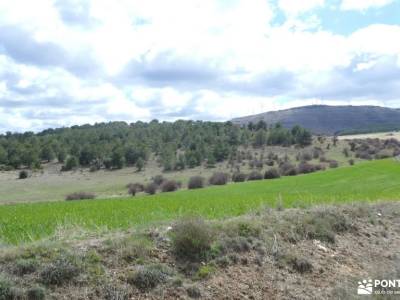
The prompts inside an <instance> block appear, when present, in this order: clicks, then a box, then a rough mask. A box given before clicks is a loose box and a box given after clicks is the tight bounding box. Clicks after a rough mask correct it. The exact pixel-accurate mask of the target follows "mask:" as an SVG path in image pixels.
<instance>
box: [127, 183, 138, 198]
mask: <svg viewBox="0 0 400 300" xmlns="http://www.w3.org/2000/svg"><path fill="white" fill-rule="evenodd" d="M128 194H129V195H131V196H135V195H136V186H134V185H131V186H130V187H129V188H128Z"/></svg>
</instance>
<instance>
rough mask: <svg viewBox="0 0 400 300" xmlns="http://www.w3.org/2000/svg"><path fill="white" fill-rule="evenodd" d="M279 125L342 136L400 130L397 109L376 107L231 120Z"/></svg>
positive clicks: (318, 108)
mask: <svg viewBox="0 0 400 300" xmlns="http://www.w3.org/2000/svg"><path fill="white" fill-rule="evenodd" d="M260 120H264V121H265V122H266V123H267V124H275V123H278V122H279V123H281V124H282V125H283V126H284V127H288V128H289V127H292V126H294V125H300V126H302V127H304V128H306V129H309V130H311V131H312V132H314V133H317V134H328V135H332V134H346V133H367V132H377V131H390V130H398V129H400V110H399V109H392V108H386V107H378V106H328V105H311V106H303V107H296V108H291V109H286V110H280V111H270V112H266V113H261V114H257V115H252V116H246V117H241V118H236V119H233V120H232V122H233V123H235V124H247V123H249V122H253V123H257V122H258V121H260Z"/></svg>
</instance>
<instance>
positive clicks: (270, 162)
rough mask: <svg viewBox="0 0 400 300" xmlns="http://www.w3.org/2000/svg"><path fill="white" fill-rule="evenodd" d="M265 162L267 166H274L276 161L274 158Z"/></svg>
mask: <svg viewBox="0 0 400 300" xmlns="http://www.w3.org/2000/svg"><path fill="white" fill-rule="evenodd" d="M265 164H266V165H267V166H269V167H272V166H273V165H274V164H275V162H274V161H273V160H267V161H266V162H265Z"/></svg>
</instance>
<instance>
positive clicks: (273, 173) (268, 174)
mask: <svg viewBox="0 0 400 300" xmlns="http://www.w3.org/2000/svg"><path fill="white" fill-rule="evenodd" d="M279 177H281V175H279V172H278V170H277V169H275V168H272V169H269V170H267V171H265V173H264V179H274V178H279Z"/></svg>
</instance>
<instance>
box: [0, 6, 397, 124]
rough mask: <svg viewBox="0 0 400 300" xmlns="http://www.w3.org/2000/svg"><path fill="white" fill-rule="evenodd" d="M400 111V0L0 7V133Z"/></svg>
mask: <svg viewBox="0 0 400 300" xmlns="http://www.w3.org/2000/svg"><path fill="white" fill-rule="evenodd" d="M321 103H323V104H337V105H339V104H352V105H361V104H371V105H385V106H390V107H400V0H301V1H299V0H168V1H163V0H146V1H142V0H35V1H26V0H2V1H0V132H5V131H7V130H10V131H23V130H33V131H37V130H40V129H44V128H47V127H55V126H57V127H59V126H68V125H73V124H83V123H94V122H103V121H113V120H125V121H136V120H144V121H147V120H151V119H154V118H157V119H159V120H175V119H179V118H182V119H203V120H227V119H230V118H232V117H236V116H242V115H247V114H253V113H259V112H263V111H267V110H277V109H282V108H288V107H293V106H301V105H307V104H321Z"/></svg>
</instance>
